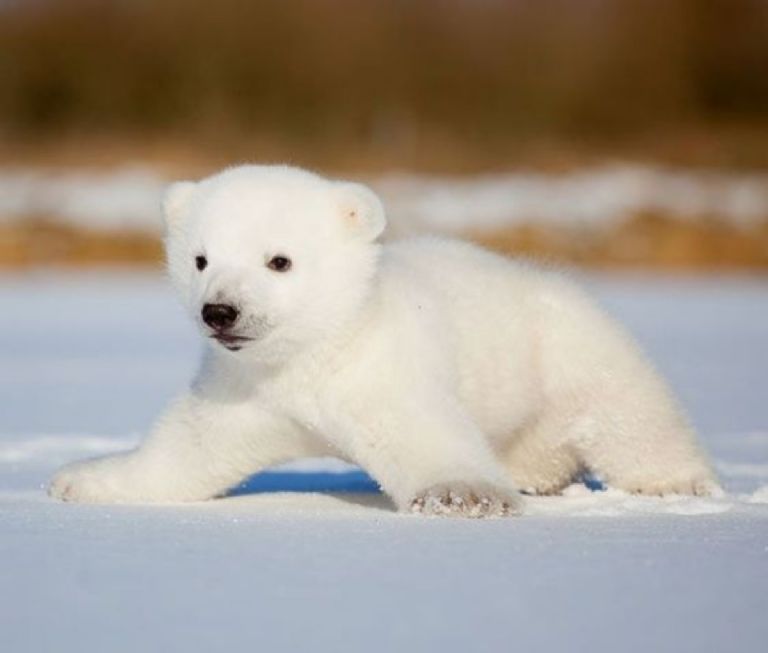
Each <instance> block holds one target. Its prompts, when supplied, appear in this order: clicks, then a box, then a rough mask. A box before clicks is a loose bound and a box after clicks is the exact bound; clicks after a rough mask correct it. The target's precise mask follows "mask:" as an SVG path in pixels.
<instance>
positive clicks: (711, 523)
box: [0, 272, 768, 652]
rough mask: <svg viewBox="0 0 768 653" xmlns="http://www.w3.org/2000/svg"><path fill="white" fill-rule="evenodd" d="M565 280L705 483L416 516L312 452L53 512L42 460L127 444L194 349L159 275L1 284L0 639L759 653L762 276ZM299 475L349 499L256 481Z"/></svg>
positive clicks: (138, 646)
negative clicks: (643, 373)
mask: <svg viewBox="0 0 768 653" xmlns="http://www.w3.org/2000/svg"><path fill="white" fill-rule="evenodd" d="M586 282H587V283H588V284H589V285H590V286H591V287H592V288H593V290H595V292H597V294H598V295H599V296H600V297H601V298H602V300H603V303H604V304H605V305H606V306H607V307H608V308H609V309H610V310H611V311H612V312H613V313H615V314H616V315H618V316H619V317H621V318H622V319H623V320H625V321H626V322H627V324H628V325H629V326H630V328H631V329H632V331H633V332H634V333H635V334H636V336H637V337H638V338H639V340H640V341H641V343H642V344H643V345H644V346H645V348H646V349H647V351H648V352H649V353H650V354H651V356H652V357H653V358H654V359H655V360H656V361H657V362H658V364H659V366H660V368H661V369H662V370H663V371H664V373H665V374H666V375H667V376H668V377H669V379H670V381H671V383H672V385H673V386H674V387H675V389H676V390H677V391H678V392H679V394H680V396H681V398H682V400H683V401H684V403H685V404H686V405H687V406H688V408H689V409H690V411H691V413H692V415H693V418H694V421H695V422H696V425H697V427H698V428H699V430H700V432H701V434H702V439H703V441H704V443H705V444H706V446H707V448H708V449H709V451H710V452H711V454H712V456H713V458H714V460H715V462H716V465H717V468H718V470H719V471H720V473H721V475H722V478H723V479H724V482H725V486H726V490H727V492H728V494H727V496H726V497H724V498H719V499H708V498H686V497H670V498H665V499H655V498H648V497H632V496H627V495H624V494H622V493H620V492H617V491H615V490H611V489H609V490H607V491H604V492H592V491H590V490H588V489H587V488H585V487H583V486H577V485H574V486H572V487H571V488H569V489H568V491H567V492H566V493H565V495H564V496H563V497H555V498H535V499H534V498H532V499H530V500H529V502H528V512H527V514H526V515H525V516H523V517H521V518H518V519H510V520H488V521H480V522H477V521H452V520H439V519H435V520H430V519H424V518H420V517H412V516H403V515H398V514H395V513H394V512H393V511H392V508H391V506H390V504H389V502H388V501H387V500H386V498H385V497H383V496H382V495H380V494H376V493H373V492H371V491H370V489H371V487H370V482H368V483H367V484H366V480H365V477H364V476H362V475H361V474H360V472H358V471H357V470H354V469H352V468H350V467H349V466H347V465H345V464H343V463H340V462H338V461H332V460H314V461H301V462H298V463H296V464H293V465H291V466H288V467H284V468H283V469H281V470H277V471H273V472H271V473H270V475H268V476H266V477H265V476H261V477H257V478H256V479H254V480H253V481H251V482H250V483H249V484H247V485H246V486H245V487H244V488H242V489H241V490H240V491H239V492H238V493H237V496H233V497H230V498H227V499H223V500H219V501H214V502H208V503H202V504H193V505H178V506H176V505H171V506H85V505H72V504H60V503H56V502H53V501H51V500H50V499H48V498H47V496H46V495H45V493H44V491H43V489H42V488H43V486H44V484H45V482H46V480H47V479H48V477H49V476H50V474H51V472H52V471H53V470H54V469H55V468H56V467H57V466H58V465H60V464H62V463H64V462H67V461H69V460H73V459H77V458H80V457H83V456H91V455H98V454H103V453H108V452H110V451H116V450H120V449H123V448H126V447H129V446H131V445H132V444H134V443H135V442H136V441H137V440H138V438H139V437H140V435H139V434H140V433H141V432H143V431H145V430H146V429H147V427H148V425H149V424H150V422H151V420H152V418H153V417H154V416H155V415H156V414H157V413H158V412H159V411H160V410H161V408H162V406H163V405H164V404H165V402H166V401H167V400H168V399H169V398H170V397H171V396H172V395H173V394H174V393H175V392H176V391H177V390H178V389H180V388H181V387H183V385H184V384H185V383H186V382H187V381H188V380H189V378H190V376H191V374H192V373H193V371H194V369H195V366H196V362H197V361H196V357H197V356H196V355H197V351H198V346H199V345H198V340H197V337H196V334H195V333H194V329H193V327H192V326H191V324H190V323H189V322H188V321H187V319H186V318H185V316H184V315H183V313H182V311H181V309H180V308H179V307H178V306H177V304H176V303H175V300H174V299H173V297H172V294H171V291H170V289H169V288H168V287H167V286H166V284H165V283H164V281H163V280H162V279H161V278H160V277H159V276H155V275H151V274H143V275H140V274H138V275H137V274H119V273H104V272H99V273H93V274H92V275H86V274H69V273H62V272H46V273H34V274H29V275H26V276H6V277H0V305H2V306H3V307H5V311H6V312H5V318H4V319H3V320H1V321H0V650H2V651H14V652H15V651H23V652H26V651H30V652H31V651H49V650H56V651H75V650H77V651H110V652H112V651H116V652H120V651H131V652H135V651H161V650H162V651H168V650H172V651H212V650H215V651H221V650H227V649H237V650H265V651H313V652H316V651H334V652H336V651H360V650H366V651H416V650H418V651H441V652H443V651H447V652H450V651H467V650H469V651H491V650H499V651H501V650H504V651H508V650H521V651H548V650H553V651H554V650H558V651H560V650H568V651H600V650H618V651H689V650H690V651H693V650H696V651H712V652H715V651H717V652H721V651H725V650H729V651H730V650H734V651H763V650H765V643H766V641H768V618H766V614H768V401H767V399H768V391H767V390H766V369H768V280H766V279H762V280H760V279H747V278H717V277H712V278H700V279H697V280H694V279H670V278H664V277H653V276H650V277H649V276H646V277H620V278H617V277H614V278H606V277H597V276H591V277H588V278H586ZM321 472H322V473H321ZM329 479H330V480H329ZM334 479H335V480H334ZM307 487H315V488H318V489H320V488H323V487H332V488H335V489H345V488H346V489H357V490H362V492H359V493H350V492H346V493H344V492H341V493H334V494H317V493H315V494H308V493H296V492H292V493H286V492H270V493H265V492H262V490H265V489H269V488H282V489H285V490H289V489H294V490H295V489H302V488H304V489H306V488H307Z"/></svg>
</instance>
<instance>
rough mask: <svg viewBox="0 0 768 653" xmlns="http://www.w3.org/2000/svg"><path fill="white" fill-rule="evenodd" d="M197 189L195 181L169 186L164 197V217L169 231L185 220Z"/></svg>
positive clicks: (179, 182) (180, 182)
mask: <svg viewBox="0 0 768 653" xmlns="http://www.w3.org/2000/svg"><path fill="white" fill-rule="evenodd" d="M196 188H197V184H196V183H195V182H194V181H177V182H175V183H173V184H171V185H170V186H168V189H167V190H166V191H165V195H164V197H163V217H165V226H166V228H167V229H171V228H172V227H174V226H176V225H177V224H179V223H180V222H181V221H182V220H183V218H184V214H186V213H187V208H188V206H189V203H190V201H191V200H192V195H193V194H194V191H195V189H196Z"/></svg>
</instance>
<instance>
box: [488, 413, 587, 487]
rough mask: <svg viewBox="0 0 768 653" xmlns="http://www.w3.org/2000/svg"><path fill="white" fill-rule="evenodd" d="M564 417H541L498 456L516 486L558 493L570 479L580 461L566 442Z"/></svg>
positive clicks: (522, 430)
mask: <svg viewBox="0 0 768 653" xmlns="http://www.w3.org/2000/svg"><path fill="white" fill-rule="evenodd" d="M568 429H569V425H568V423H567V420H565V419H563V418H561V417H558V416H554V415H553V416H550V415H546V416H542V417H541V418H540V419H539V420H538V421H537V422H536V423H534V424H532V425H530V426H528V427H525V428H523V429H521V431H520V432H519V433H516V434H515V436H514V438H513V439H512V441H511V443H510V444H509V445H507V447H506V449H504V450H503V451H502V458H503V460H504V462H505V464H506V467H507V469H508V471H509V474H510V475H511V477H512V478H513V479H514V480H515V483H516V484H517V486H518V487H519V488H520V489H521V490H522V491H523V492H525V493H527V494H540V495H549V494H559V493H560V492H561V491H562V490H563V489H564V488H566V487H567V486H568V485H570V484H571V482H573V480H574V479H575V477H576V476H577V475H578V474H579V472H581V471H583V464H582V462H581V459H580V457H579V454H578V452H577V451H576V449H575V448H574V446H573V445H572V444H571V443H570V442H569V441H568V437H567V436H568Z"/></svg>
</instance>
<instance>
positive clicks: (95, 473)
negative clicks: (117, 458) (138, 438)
mask: <svg viewBox="0 0 768 653" xmlns="http://www.w3.org/2000/svg"><path fill="white" fill-rule="evenodd" d="M109 462H111V461H107V460H94V461H89V462H84V463H74V464H72V465H67V466H66V467H64V468H62V469H61V470H59V471H58V472H57V473H56V475H55V476H54V477H53V480H52V481H51V484H50V485H49V486H48V494H49V495H50V496H52V497H53V498H55V499H61V500H62V501H76V502H82V503H117V502H120V501H125V500H126V497H125V496H124V493H123V492H121V491H120V474H119V471H118V470H117V469H115V468H114V466H113V465H111V464H109Z"/></svg>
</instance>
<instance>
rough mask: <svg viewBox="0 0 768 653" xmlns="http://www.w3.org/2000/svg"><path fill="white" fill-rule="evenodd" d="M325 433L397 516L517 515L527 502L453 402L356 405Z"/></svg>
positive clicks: (394, 401) (363, 401)
mask: <svg viewBox="0 0 768 653" xmlns="http://www.w3.org/2000/svg"><path fill="white" fill-rule="evenodd" d="M356 399H357V400H356V401H355V402H354V404H353V405H351V406H350V409H349V412H346V413H345V414H343V415H340V416H338V417H337V419H336V420H335V422H334V424H332V425H329V427H328V428H327V429H326V432H327V433H329V434H330V436H329V439H330V440H331V443H332V444H333V446H334V447H335V448H337V449H338V450H340V451H342V452H344V454H345V455H346V456H348V457H349V458H350V459H351V460H354V461H355V462H357V463H358V464H360V465H361V466H362V467H363V468H365V469H366V470H367V471H368V472H369V473H370V474H371V475H372V476H373V477H374V478H375V479H376V480H377V481H378V482H379V483H380V484H381V486H382V488H383V489H384V490H385V491H386V492H387V494H389V495H390V496H391V497H392V498H393V499H394V501H395V504H396V505H397V507H398V509H399V510H401V511H404V512H415V513H420V514H424V515H435V516H456V517H495V516H505V515H513V514H518V513H520V512H521V510H522V498H521V496H520V494H519V493H518V492H517V490H516V488H515V486H514V483H513V481H512V479H511V478H510V477H509V474H508V473H507V472H506V470H505V469H504V466H503V465H502V464H501V462H500V461H499V460H498V458H497V457H496V455H495V454H494V452H493V451H492V450H491V448H490V446H489V444H488V442H487V440H486V438H485V436H484V435H483V434H482V433H481V432H480V430H479V429H478V428H477V427H476V426H475V425H474V423H472V421H471V420H470V419H469V418H468V417H467V416H466V415H465V414H464V412H463V411H462V410H461V408H460V407H459V406H458V403H457V402H456V401H455V400H454V399H453V398H452V397H440V398H434V397H433V398H431V399H429V398H425V397H421V398H420V399H421V401H420V402H413V401H409V402H403V401H402V400H397V399H395V398H390V399H389V400H382V399H380V398H376V397H371V398H368V400H366V399H364V398H361V397H359V396H358V397H357V398H356Z"/></svg>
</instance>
